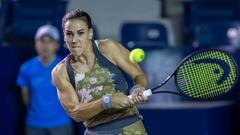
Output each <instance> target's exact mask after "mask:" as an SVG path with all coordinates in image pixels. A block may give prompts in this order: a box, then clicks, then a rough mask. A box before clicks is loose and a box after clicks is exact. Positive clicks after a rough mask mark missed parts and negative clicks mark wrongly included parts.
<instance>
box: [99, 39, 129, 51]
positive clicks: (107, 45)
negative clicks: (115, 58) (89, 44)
mask: <svg viewBox="0 0 240 135" xmlns="http://www.w3.org/2000/svg"><path fill="white" fill-rule="evenodd" d="M97 42H98V44H99V48H100V50H101V52H102V53H104V54H109V53H110V54H116V53H120V52H121V50H122V49H123V48H124V47H123V46H122V45H121V44H120V43H119V42H118V41H115V40H113V39H102V40H97Z"/></svg>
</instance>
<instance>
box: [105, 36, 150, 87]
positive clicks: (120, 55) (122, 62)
mask: <svg viewBox="0 0 240 135" xmlns="http://www.w3.org/2000/svg"><path fill="white" fill-rule="evenodd" d="M101 50H102V52H103V54H104V55H105V57H107V58H108V59H109V60H110V61H111V62H112V63H114V64H115V65H117V66H118V67H120V68H121V69H122V70H123V71H124V72H125V73H127V74H129V75H130V76H131V78H132V79H133V81H134V83H135V84H139V85H141V86H143V87H145V88H146V86H147V79H146V76H145V74H144V73H143V71H142V70H141V68H140V66H139V65H138V64H137V63H136V64H134V63H132V62H131V61H130V60H129V51H128V50H127V49H126V48H125V47H124V46H123V45H121V44H120V43H118V42H116V41H114V40H110V39H107V40H104V41H101ZM113 50H114V51H113Z"/></svg>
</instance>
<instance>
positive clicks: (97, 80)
mask: <svg viewBox="0 0 240 135" xmlns="http://www.w3.org/2000/svg"><path fill="white" fill-rule="evenodd" d="M95 42H96V41H95ZM92 45H93V52H94V53H95V56H96V62H95V64H94V66H93V67H92V69H90V71H88V72H85V73H84V72H81V73H79V72H76V71H75V70H74V69H73V68H72V66H71V63H70V55H68V56H67V57H66V59H65V62H66V64H67V72H68V76H69V78H70V82H71V84H72V85H73V87H74V88H75V92H76V94H77V96H78V98H79V102H80V103H89V102H91V101H94V100H98V99H100V98H102V96H104V95H106V94H113V93H115V92H122V93H124V94H126V95H127V94H128V91H127V89H128V88H127V87H128V86H127V82H126V80H125V78H124V77H123V74H122V71H121V70H120V69H119V68H118V67H117V66H115V65H114V64H113V63H111V62H110V61H109V60H108V59H107V58H106V57H104V56H103V55H102V53H101V52H100V50H99V48H98V44H97V42H96V44H95V43H94V42H93V44H92ZM134 114H138V111H137V109H136V107H129V108H125V109H109V110H104V111H102V112H101V113H99V114H97V115H96V116H94V117H92V118H90V119H88V120H86V121H84V125H85V126H86V127H87V128H91V127H95V126H97V125H100V124H104V123H109V122H111V121H113V120H117V119H121V118H124V117H127V116H131V115H134Z"/></svg>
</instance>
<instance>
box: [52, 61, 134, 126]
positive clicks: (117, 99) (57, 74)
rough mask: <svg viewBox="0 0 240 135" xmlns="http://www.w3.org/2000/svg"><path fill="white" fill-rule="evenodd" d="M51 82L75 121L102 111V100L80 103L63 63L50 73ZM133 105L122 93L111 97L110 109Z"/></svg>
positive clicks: (83, 119) (85, 118)
mask: <svg viewBox="0 0 240 135" xmlns="http://www.w3.org/2000/svg"><path fill="white" fill-rule="evenodd" d="M52 78H53V82H54V84H55V85H56V87H57V94H58V98H59V100H60V102H61V104H62V106H63V108H64V109H65V111H66V112H67V114H68V115H69V116H70V117H71V118H72V119H73V120H75V121H77V122H79V121H86V120H88V119H90V118H92V117H93V116H95V115H97V114H99V113H100V112H102V111H103V110H104V108H103V105H102V99H101V98H100V99H98V100H95V101H92V102H89V103H80V102H79V99H78V97H77V94H76V92H75V90H74V88H73V87H72V84H71V83H70V81H69V78H68V76H67V71H66V65H65V63H60V64H59V65H57V66H56V67H55V68H54V69H53V71H52ZM133 104H134V103H133V101H132V100H130V99H129V98H128V97H127V96H126V95H124V94H123V93H119V92H117V93H114V94H113V95H112V108H115V109H122V108H126V107H128V106H132V105H133Z"/></svg>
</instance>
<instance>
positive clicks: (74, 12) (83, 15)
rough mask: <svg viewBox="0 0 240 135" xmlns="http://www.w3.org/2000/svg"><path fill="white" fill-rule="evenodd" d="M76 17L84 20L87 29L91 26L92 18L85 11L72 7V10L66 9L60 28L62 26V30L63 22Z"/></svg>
mask: <svg viewBox="0 0 240 135" xmlns="http://www.w3.org/2000/svg"><path fill="white" fill-rule="evenodd" d="M76 18H78V19H80V20H82V21H84V22H85V23H86V24H87V25H88V28H89V29H90V28H92V19H91V17H90V15H89V14H88V13H87V12H85V11H83V10H81V9H72V10H70V11H68V12H67V13H66V14H65V15H64V16H63V18H62V28H63V30H64V26H65V23H66V22H67V21H68V20H71V19H76Z"/></svg>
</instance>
